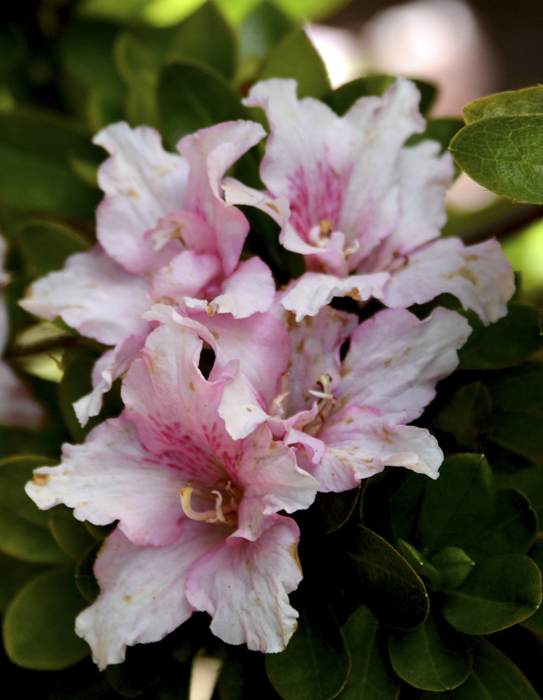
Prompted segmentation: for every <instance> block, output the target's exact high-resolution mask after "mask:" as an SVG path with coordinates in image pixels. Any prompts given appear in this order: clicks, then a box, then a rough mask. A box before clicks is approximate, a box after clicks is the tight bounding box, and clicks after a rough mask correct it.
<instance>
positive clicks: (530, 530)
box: [466, 488, 538, 560]
mask: <svg viewBox="0 0 543 700" xmlns="http://www.w3.org/2000/svg"><path fill="white" fill-rule="evenodd" d="M537 529H538V520H537V515H536V513H535V511H534V510H533V508H532V507H531V505H530V501H529V500H528V499H527V498H526V496H524V494H522V493H520V491H517V490H516V489H511V488H507V489H499V490H498V495H497V499H496V510H495V512H494V515H493V516H492V519H491V520H490V522H489V523H488V525H487V527H486V529H485V530H484V531H483V532H481V533H480V534H479V535H478V537H477V538H476V539H474V540H472V541H471V542H470V543H469V544H467V545H466V551H467V553H468V554H469V555H470V556H471V557H473V559H475V560H479V559H482V558H485V557H488V556H492V555H497V554H512V553H514V552H517V553H519V554H524V553H525V552H527V551H528V550H529V549H530V547H531V546H532V544H533V542H534V539H535V536H536V535H537Z"/></svg>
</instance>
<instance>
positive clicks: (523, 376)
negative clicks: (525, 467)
mask: <svg viewBox="0 0 543 700" xmlns="http://www.w3.org/2000/svg"><path fill="white" fill-rule="evenodd" d="M486 386H487V388H488V391H489V392H490V397H491V399H492V412H493V425H494V434H493V437H494V440H495V442H497V443H498V444H499V445H501V446H503V447H505V448H507V449H509V450H512V451H513V452H518V453H520V454H521V455H524V456H526V457H529V458H531V459H534V460H539V459H541V455H542V454H543V430H541V425H542V421H543V365H542V364H540V363H537V362H527V363H525V364H523V365H521V366H520V367H513V368H511V369H509V370H504V371H503V372H500V373H499V374H497V375H495V378H493V379H492V380H490V381H488V382H487V383H486Z"/></svg>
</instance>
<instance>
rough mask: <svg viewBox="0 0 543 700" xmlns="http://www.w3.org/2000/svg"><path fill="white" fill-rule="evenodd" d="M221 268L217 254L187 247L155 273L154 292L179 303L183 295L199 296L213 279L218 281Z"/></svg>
mask: <svg viewBox="0 0 543 700" xmlns="http://www.w3.org/2000/svg"><path fill="white" fill-rule="evenodd" d="M221 272H222V270H221V262H220V260H219V259H218V258H217V257H216V256H215V255H202V254H199V253H195V252H194V251H192V250H184V251H183V252H182V253H178V254H177V255H176V256H175V257H174V258H173V260H172V261H171V262H170V264H169V265H165V266H164V267H162V268H161V269H160V270H159V271H158V272H157V273H156V275H155V276H154V277H153V286H152V289H151V296H152V297H153V299H156V300H160V299H167V300H168V303H170V304H174V305H175V304H179V303H180V302H181V301H182V300H183V298H184V297H187V296H188V297H193V296H196V295H198V294H199V293H200V292H201V291H204V290H205V289H206V287H207V286H208V285H209V284H210V283H212V282H213V281H215V282H217V281H218V279H219V278H220V275H221ZM204 293H205V292H204Z"/></svg>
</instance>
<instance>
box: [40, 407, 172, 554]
mask: <svg viewBox="0 0 543 700" xmlns="http://www.w3.org/2000/svg"><path fill="white" fill-rule="evenodd" d="M175 467H176V465H175V464H171V460H168V459H167V458H166V459H159V458H157V457H155V456H154V455H152V454H150V453H149V452H148V451H147V450H146V449H145V448H144V447H143V446H142V444H141V442H140V440H139V437H138V434H137V432H136V429H135V427H134V425H133V424H132V423H131V422H130V421H127V420H126V419H124V418H122V417H121V418H113V419H111V420H108V421H105V422H104V423H101V424H100V425H98V426H97V427H96V428H94V430H92V431H91V432H90V433H89V435H88V437H87V439H86V441H85V442H84V443H83V444H82V445H68V444H66V445H64V446H63V457H62V463H61V464H60V465H59V466H58V467H40V468H39V469H36V470H35V471H34V481H30V482H28V484H27V485H26V492H27V494H28V495H29V496H30V498H32V500H33V501H34V502H35V503H36V505H37V506H38V507H39V508H42V509H45V510H46V509H48V508H52V507H53V506H55V505H57V504H59V503H64V504H65V505H67V506H68V507H69V508H74V509H75V510H74V516H75V517H76V518H77V519H78V520H89V521H90V522H91V523H94V524H95V525H108V524H109V523H112V522H113V521H115V520H119V521H120V524H119V527H120V529H121V530H122V531H123V532H124V534H125V535H126V536H127V537H128V538H129V539H130V541H131V542H133V543H134V544H138V545H141V544H145V545H146V544H150V545H154V546H159V545H167V544H171V543H172V542H174V541H175V539H176V538H177V537H178V536H179V533H180V531H181V524H180V520H181V519H182V518H183V511H182V508H181V503H180V500H179V490H180V488H181V487H183V486H184V485H185V484H186V480H184V479H183V477H182V475H180V473H179V472H178V471H177V470H176V468H175Z"/></svg>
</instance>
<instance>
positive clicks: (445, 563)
mask: <svg viewBox="0 0 543 700" xmlns="http://www.w3.org/2000/svg"><path fill="white" fill-rule="evenodd" d="M430 563H431V564H432V566H434V567H435V568H436V569H437V570H438V572H439V575H440V576H441V584H442V586H443V588H444V589H445V590H450V589H452V588H458V587H459V586H461V585H462V584H463V583H464V581H465V580H466V579H467V577H468V576H469V575H470V574H471V572H472V569H473V567H474V566H475V562H474V561H473V559H470V558H469V557H468V555H467V554H466V553H465V552H464V550H463V549H460V548H459V547H445V548H444V549H442V550H441V551H440V552H438V553H437V554H435V555H434V556H433V557H431V558H430Z"/></svg>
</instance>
